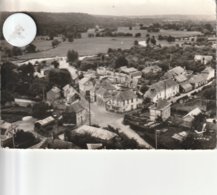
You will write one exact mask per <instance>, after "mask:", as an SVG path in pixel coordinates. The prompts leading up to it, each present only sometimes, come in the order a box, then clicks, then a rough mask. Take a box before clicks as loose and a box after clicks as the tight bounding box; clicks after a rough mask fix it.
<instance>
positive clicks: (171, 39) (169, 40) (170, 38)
mask: <svg viewBox="0 0 217 195" xmlns="http://www.w3.org/2000/svg"><path fill="white" fill-rule="evenodd" d="M167 41H168V42H169V43H171V42H174V41H175V38H174V37H172V36H171V35H169V36H168V37H167Z"/></svg>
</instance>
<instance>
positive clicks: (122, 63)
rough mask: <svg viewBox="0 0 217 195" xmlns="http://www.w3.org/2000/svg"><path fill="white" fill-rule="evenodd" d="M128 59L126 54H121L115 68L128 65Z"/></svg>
mask: <svg viewBox="0 0 217 195" xmlns="http://www.w3.org/2000/svg"><path fill="white" fill-rule="evenodd" d="M127 65H128V61H127V59H126V58H125V57H124V56H120V57H118V58H117V60H116V61H115V68H120V67H121V66H127Z"/></svg>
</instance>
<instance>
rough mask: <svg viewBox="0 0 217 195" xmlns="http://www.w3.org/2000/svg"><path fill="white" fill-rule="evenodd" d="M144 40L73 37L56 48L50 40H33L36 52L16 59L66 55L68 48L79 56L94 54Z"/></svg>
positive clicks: (127, 46) (126, 46)
mask: <svg viewBox="0 0 217 195" xmlns="http://www.w3.org/2000/svg"><path fill="white" fill-rule="evenodd" d="M135 40H138V41H141V40H144V39H141V38H133V37H127V38H125V37H115V38H112V37H95V38H83V39H75V40H74V41H73V42H68V41H65V42H62V43H60V45H59V46H58V47H56V48H54V49H53V48H52V47H51V41H47V40H35V41H34V42H33V44H34V45H36V47H37V50H40V51H39V52H36V53H30V54H25V55H22V56H18V57H17V60H18V61H20V60H21V61H22V60H28V59H33V58H34V59H35V58H47V57H55V56H60V57H62V56H66V54H67V51H68V50H70V49H74V50H76V51H77V52H78V53H79V55H80V56H86V55H95V54H97V53H105V52H107V50H108V48H113V49H117V48H121V49H129V48H130V47H132V46H133V44H134V41H135Z"/></svg>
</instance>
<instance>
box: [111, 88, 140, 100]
mask: <svg viewBox="0 0 217 195" xmlns="http://www.w3.org/2000/svg"><path fill="white" fill-rule="evenodd" d="M136 97H137V96H136V94H135V93H134V92H133V91H132V90H130V89H126V90H120V91H118V92H117V94H116V95H114V96H113V98H112V99H113V100H116V101H125V100H131V99H134V98H136Z"/></svg>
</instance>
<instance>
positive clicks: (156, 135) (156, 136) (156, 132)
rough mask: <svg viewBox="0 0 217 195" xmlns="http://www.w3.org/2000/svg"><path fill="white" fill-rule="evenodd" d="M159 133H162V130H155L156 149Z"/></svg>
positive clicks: (156, 147)
mask: <svg viewBox="0 0 217 195" xmlns="http://www.w3.org/2000/svg"><path fill="white" fill-rule="evenodd" d="M158 133H160V130H155V149H158V140H157V139H158Z"/></svg>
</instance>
